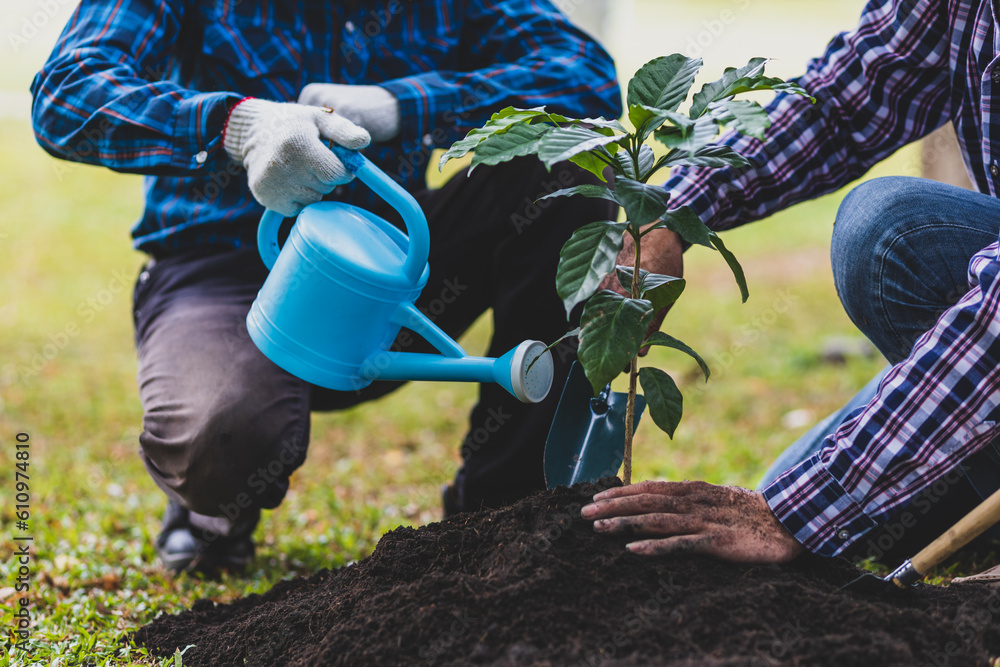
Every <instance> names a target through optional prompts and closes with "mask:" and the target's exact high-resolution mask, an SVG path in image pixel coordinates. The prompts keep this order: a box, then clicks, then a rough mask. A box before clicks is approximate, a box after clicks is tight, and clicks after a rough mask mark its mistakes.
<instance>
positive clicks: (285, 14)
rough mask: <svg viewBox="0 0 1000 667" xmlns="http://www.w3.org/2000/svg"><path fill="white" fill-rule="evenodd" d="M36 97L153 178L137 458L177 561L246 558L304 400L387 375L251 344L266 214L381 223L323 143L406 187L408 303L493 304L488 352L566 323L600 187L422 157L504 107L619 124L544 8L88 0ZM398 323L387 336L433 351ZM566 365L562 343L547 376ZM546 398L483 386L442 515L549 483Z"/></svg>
mask: <svg viewBox="0 0 1000 667" xmlns="http://www.w3.org/2000/svg"><path fill="white" fill-rule="evenodd" d="M32 92H33V95H34V104H33V108H32V117H33V122H34V128H35V134H36V137H37V140H38V142H39V144H41V146H42V147H43V148H44V149H45V150H47V151H48V152H50V153H52V154H53V155H55V156H57V157H60V158H64V159H68V160H75V161H80V162H88V163H92V164H99V165H104V166H106V167H109V168H111V169H114V170H117V171H123V172H133V173H140V174H144V175H146V181H145V208H144V210H143V212H142V215H141V217H140V219H139V221H138V222H137V223H136V225H135V227H134V228H133V230H132V234H133V238H134V240H135V247H136V248H138V249H140V250H142V251H144V252H146V253H148V254H149V255H150V258H151V259H150V262H149V263H148V264H147V265H146V266H145V267H144V269H143V270H142V272H141V273H140V275H139V278H138V281H137V283H136V288H135V294H134V304H135V307H134V319H135V329H136V342H137V347H138V357H139V364H138V380H139V391H140V399H141V400H142V405H143V409H144V420H143V431H142V434H141V436H140V454H141V456H142V459H143V461H144V463H145V464H146V467H147V469H148V471H149V473H150V475H151V476H152V478H153V480H154V481H155V482H156V483H157V485H159V487H160V488H161V489H163V491H164V492H165V493H166V495H167V496H168V499H169V502H168V509H167V512H166V516H165V518H164V525H163V530H162V532H161V534H160V535H159V537H158V538H157V540H156V548H157V552H158V553H159V556H160V558H161V560H162V561H163V562H164V564H165V565H166V566H167V567H168V568H170V569H172V570H186V569H202V570H214V569H215V568H217V567H229V568H239V567H242V566H245V565H246V564H247V563H248V562H249V561H250V559H251V558H252V556H253V554H254V545H253V541H252V539H251V537H252V533H253V530H254V527H255V526H256V525H257V523H258V519H259V517H260V512H261V510H262V509H270V508H274V507H276V506H278V504H279V503H280V502H281V501H282V499H283V497H284V496H285V493H286V492H287V490H288V487H289V477H290V476H291V474H292V473H293V472H294V470H295V469H296V468H298V467H299V466H300V465H302V464H303V462H304V461H305V456H306V449H307V445H308V442H309V427H310V422H309V418H310V412H311V411H313V410H335V409H342V408H346V407H349V406H351V405H354V404H357V403H359V402H362V401H367V400H370V399H373V398H376V397H378V396H380V395H384V394H386V393H388V392H390V391H391V390H392V389H394V388H396V387H397V386H399V383H389V382H381V383H374V384H373V385H371V386H370V387H368V388H366V389H364V390H362V391H359V392H356V393H348V392H335V391H329V390H322V389H320V388H318V387H314V386H311V385H308V384H306V383H305V382H303V381H302V380H299V379H298V378H295V377H293V376H291V375H289V374H288V373H285V372H284V371H282V370H280V369H279V368H278V367H277V366H275V365H274V364H272V363H271V362H270V361H268V360H267V359H266V358H264V357H263V355H261V354H260V352H259V351H258V350H257V349H256V347H255V346H254V345H253V343H252V341H251V340H250V338H249V337H248V335H247V330H246V326H245V319H246V314H247V311H248V310H249V307H250V304H251V302H252V301H253V299H254V297H255V296H256V293H257V291H258V290H259V289H260V286H261V284H262V283H263V281H264V278H265V277H266V269H265V268H264V265H263V263H262V262H261V260H260V258H259V256H258V254H257V249H256V242H255V232H256V228H257V223H258V221H259V220H260V216H261V214H262V213H263V210H264V208H263V207H264V206H266V207H268V208H271V209H273V210H276V211H278V212H280V213H283V214H285V215H287V216H293V215H295V214H296V213H298V212H299V211H300V210H301V209H302V208H303V206H305V205H307V204H309V203H312V202H315V201H318V200H320V199H321V198H324V197H327V198H334V199H337V200H340V201H347V202H351V203H355V204H358V205H360V206H363V207H365V208H368V209H370V210H372V211H374V212H375V213H377V214H380V215H383V216H386V217H389V218H390V219H392V218H391V212H388V211H386V210H385V209H386V206H385V205H384V203H383V202H381V201H377V200H376V197H375V196H374V195H372V194H371V193H370V192H368V191H367V190H366V189H365V188H364V187H358V186H357V185H356V184H355V183H353V182H349V181H350V179H351V177H350V175H348V174H347V172H346V170H345V168H344V166H343V165H342V164H341V163H340V162H339V160H337V158H336V157H335V156H334V154H333V153H332V152H331V151H330V150H329V149H328V147H327V145H326V144H327V143H328V142H336V143H338V144H340V145H343V146H347V147H350V148H364V150H365V153H366V155H367V156H368V157H370V158H371V159H372V160H373V161H374V162H376V163H377V164H378V165H379V166H381V167H382V169H383V170H385V171H386V172H387V173H388V174H390V175H391V176H393V177H394V178H396V179H397V180H398V181H400V182H401V183H402V184H403V185H404V186H405V187H407V189H408V190H409V191H411V192H412V193H413V194H414V196H415V197H416V198H417V200H418V201H419V202H420V204H421V205H422V207H423V209H424V211H425V212H426V213H427V218H428V221H429V224H430V230H431V239H432V247H431V252H430V279H429V281H428V284H427V287H426V288H425V289H424V291H423V294H422V296H421V298H420V300H418V302H417V306H418V307H419V308H421V309H422V310H424V311H425V312H427V313H428V314H429V315H430V316H431V317H432V318H433V319H435V321H436V323H437V324H438V325H439V326H441V328H443V329H444V330H445V331H446V332H447V333H449V334H450V335H452V336H453V337H456V338H457V337H458V336H459V335H460V334H461V333H462V332H463V331H465V329H467V328H468V327H469V326H470V325H471V324H472V323H473V322H474V321H475V320H476V319H477V318H478V317H479V315H481V314H482V313H483V312H485V311H486V310H487V309H490V308H492V309H493V314H494V335H493V339H492V341H491V344H490V349H489V351H488V352H487V353H488V354H489V355H490V356H499V354H502V353H503V352H506V351H507V350H508V349H510V348H512V347H513V346H514V345H516V344H517V343H519V342H521V341H523V340H525V339H541V340H555V339H556V338H558V337H559V336H560V335H562V334H563V333H564V332H565V328H566V322H565V318H564V317H563V316H562V315H561V314H560V313H561V311H562V307H561V303H560V300H559V298H558V296H557V295H556V293H555V289H554V276H555V268H556V263H557V261H558V255H559V248H560V247H561V246H562V243H563V242H564V241H565V239H567V238H568V237H569V235H570V234H571V233H572V231H573V230H574V229H576V228H577V227H579V226H580V225H583V224H586V223H588V222H591V221H595V220H607V219H609V218H611V217H612V216H613V215H614V213H615V211H614V209H613V208H611V205H610V204H609V203H600V202H597V201H596V200H582V201H578V200H568V199H560V200H558V202H557V203H552V204H548V205H546V204H545V203H543V204H539V205H535V204H534V202H535V201H536V200H537V199H539V198H540V197H542V196H543V195H544V194H547V193H548V192H551V191H553V190H555V189H559V188H563V187H567V186H569V185H571V184H573V183H583V182H590V181H589V180H588V177H587V176H586V175H585V172H582V170H579V169H577V168H576V167H574V166H573V165H569V164H564V165H557V167H556V168H554V169H553V170H552V172H551V173H548V172H546V171H545V170H544V169H543V168H541V167H540V166H539V164H538V163H537V161H535V160H530V159H522V160H518V161H515V162H512V163H510V164H507V165H504V166H501V167H496V168H480V169H478V170H476V171H475V172H474V174H472V175H469V174H468V173H462V174H459V175H458V176H456V177H455V178H452V179H451V180H450V181H449V182H448V183H447V184H446V185H445V186H444V187H442V188H440V189H438V190H429V189H427V186H426V183H425V181H424V174H425V172H426V170H427V167H428V164H429V162H430V157H431V152H432V151H433V150H434V149H435V148H437V147H446V146H448V145H450V144H451V143H452V142H454V141H455V140H457V139H459V138H460V137H462V136H464V135H465V133H466V132H467V131H468V130H470V129H472V128H474V127H479V126H481V125H482V124H483V123H484V122H485V121H486V120H487V119H488V118H489V116H490V114H492V113H493V112H495V111H497V110H498V109H501V108H503V107H505V106H517V107H536V106H543V105H544V106H547V107H548V108H549V109H550V110H552V111H556V112H560V113H564V114H567V115H571V116H598V115H604V116H607V117H614V118H617V117H618V116H619V115H621V92H620V90H619V87H618V83H617V80H616V78H615V71H614V64H613V63H612V61H611V58H610V57H609V56H608V54H607V53H606V52H605V51H604V50H603V49H602V48H601V47H600V46H599V45H598V44H597V43H596V42H594V40H593V39H591V38H590V37H589V36H587V35H586V34H584V33H582V32H580V31H579V30H577V29H576V28H574V27H573V26H572V25H571V24H570V23H569V22H568V21H567V19H566V17H565V16H563V15H562V14H561V13H560V12H559V11H558V10H557V9H556V8H555V7H554V6H553V5H552V4H551V2H550V1H549V0H462V1H459V0H405V1H403V0H340V1H332V0H110V1H109V0H82V2H81V3H80V5H79V7H78V8H77V9H76V11H75V12H74V14H73V16H72V18H71V19H70V21H69V23H68V24H67V26H66V28H65V30H64V31H63V34H62V36H61V37H60V38H59V41H58V43H57V45H56V47H55V50H54V51H53V53H52V55H51V56H50V57H49V59H48V61H47V62H46V64H45V66H44V68H43V69H42V71H41V72H40V73H39V74H38V76H37V77H36V78H35V81H34V83H33V86H32ZM287 222H288V223H289V224H290V221H287ZM404 336H406V337H405V338H404V337H400V339H398V340H397V349H406V350H409V351H415V352H422V351H431V350H430V349H429V347H425V346H424V344H423V342H422V341H421V342H416V341H414V338H416V337H414V336H408V335H406V334H405V332H404ZM571 360H572V354H569V355H558V356H557V369H556V378H555V382H556V383H559V382H561V381H564V380H565V377H566V373H567V371H568V364H569V363H570V361H571ZM557 386H558V385H557ZM558 393H559V392H558V391H556V392H552V395H551V396H550V398H549V399H548V400H546V401H544V402H542V403H541V404H539V405H537V406H525V405H523V404H521V403H519V402H518V401H517V400H516V399H514V398H513V397H511V396H508V395H507V394H506V392H504V391H503V390H502V389H501V388H500V387H499V386H498V385H484V386H482V387H481V391H480V397H479V402H478V403H477V405H476V406H475V407H474V408H473V409H472V413H471V416H470V423H469V431H468V436H467V437H466V439H465V441H464V443H463V445H462V458H463V465H462V467H461V469H460V470H459V471H458V474H457V476H456V478H455V481H454V484H452V485H449V486H446V487H445V490H444V494H443V496H444V504H445V510H446V512H447V513H453V512H458V511H463V510H472V509H479V508H480V507H494V506H499V505H503V504H505V503H509V502H512V501H514V500H516V499H518V498H520V497H523V496H524V495H526V494H528V493H530V492H532V491H534V490H537V489H541V488H544V479H543V473H542V451H543V447H544V442H545V437H546V435H547V433H548V428H549V425H550V423H551V421H552V415H553V412H554V410H555V404H556V402H557V401H558ZM331 483H334V484H336V483H337V479H336V478H335V477H331Z"/></svg>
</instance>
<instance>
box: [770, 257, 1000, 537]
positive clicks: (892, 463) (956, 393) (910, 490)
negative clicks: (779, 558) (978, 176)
mask: <svg viewBox="0 0 1000 667" xmlns="http://www.w3.org/2000/svg"><path fill="white" fill-rule="evenodd" d="M998 247H1000V244H997V243H994V244H993V245H991V246H989V247H987V248H985V249H983V250H982V251H980V252H979V253H977V254H976V255H975V256H974V257H973V259H972V261H971V262H970V265H969V274H970V276H969V277H970V285H971V287H972V289H971V290H970V291H969V292H968V293H967V294H966V295H965V297H964V298H963V299H962V300H961V301H959V302H958V303H957V304H956V305H955V306H953V307H951V308H949V309H948V310H947V311H945V313H944V314H943V315H942V316H941V318H940V319H939V320H938V322H937V323H936V324H935V326H934V328H933V329H931V330H930V331H929V332H927V333H926V334H924V335H923V336H922V337H921V338H920V339H919V340H918V341H917V343H916V345H915V346H914V348H913V351H912V352H911V354H910V356H909V357H908V358H907V359H906V360H905V361H903V362H901V363H899V364H897V365H896V366H895V367H893V368H892V369H891V370H890V372H889V373H888V375H886V377H885V378H884V379H883V381H882V383H881V385H880V386H879V390H878V393H877V394H876V396H875V397H874V398H873V399H872V401H871V402H870V403H869V404H868V405H867V406H866V407H864V408H861V409H859V410H858V411H856V412H855V414H854V415H852V417H851V418H850V419H848V420H847V421H846V422H845V423H844V424H843V425H842V426H841V427H840V429H839V430H838V431H837V432H836V433H835V434H833V435H832V436H830V437H829V438H827V440H826V442H825V443H824V444H825V446H824V448H823V449H822V450H821V451H820V452H819V453H817V454H816V455H814V456H813V457H812V458H810V459H808V460H806V461H804V462H802V463H801V464H799V465H798V466H797V467H795V468H793V469H791V470H789V471H787V472H786V473H784V474H783V475H782V476H781V477H779V478H778V479H777V480H775V481H774V482H773V483H772V484H771V485H770V486H768V487H767V488H766V489H765V490H764V497H765V498H766V499H767V502H768V504H769V506H770V507H771V510H772V511H773V512H774V514H775V515H776V516H777V517H778V520H779V521H781V523H782V524H783V525H784V526H785V528H787V529H788V530H789V532H791V533H792V535H794V536H795V538H796V539H798V540H799V541H800V542H801V543H802V544H803V545H804V546H805V547H806V548H808V549H809V550H811V551H813V552H815V553H818V554H820V555H824V556H833V555H837V554H839V553H841V552H842V551H843V550H844V549H845V548H847V547H848V546H849V545H851V544H853V543H854V542H856V541H858V540H860V539H862V537H863V536H864V535H865V533H866V532H867V531H868V530H869V529H870V528H872V527H873V526H875V525H876V524H878V523H883V522H885V521H887V520H888V519H889V518H891V517H892V516H893V515H894V514H895V513H896V512H898V511H899V510H900V509H901V508H903V507H905V506H906V505H908V504H909V503H910V502H911V501H912V500H914V498H915V496H916V495H917V494H918V493H920V492H921V491H922V490H924V489H927V488H929V487H931V486H932V485H933V484H934V483H935V482H936V481H938V480H940V479H942V478H943V477H944V476H945V475H947V474H948V472H949V471H950V470H951V469H952V468H954V467H955V466H956V465H957V464H958V463H959V462H961V461H962V460H963V459H965V458H966V457H968V456H969V455H970V454H972V453H973V452H975V451H976V450H977V449H979V448H980V447H982V446H983V445H985V444H986V443H987V442H989V441H990V440H992V439H993V438H994V437H996V436H997V435H1000V425H998V423H997V422H998V421H1000V340H998V337H1000V280H998V277H1000V256H998Z"/></svg>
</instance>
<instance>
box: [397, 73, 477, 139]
mask: <svg viewBox="0 0 1000 667" xmlns="http://www.w3.org/2000/svg"><path fill="white" fill-rule="evenodd" d="M379 85H380V86H381V87H382V88H385V89H386V90H388V91H389V92H390V93H392V94H393V95H395V96H396V99H397V100H398V101H399V121H400V122H399V137H398V139H399V140H400V141H403V142H409V141H414V140H417V141H421V142H422V143H424V144H428V143H430V140H429V139H428V138H433V137H435V135H436V134H439V133H440V132H437V133H436V132H435V130H438V129H439V127H440V126H439V125H438V118H437V116H438V111H439V110H440V109H449V110H453V113H454V115H455V118H454V119H449V118H447V114H445V117H444V118H443V120H444V122H446V123H449V124H450V125H452V126H453V127H451V128H446V129H452V130H454V129H455V128H454V126H456V125H458V124H459V121H460V120H461V113H460V99H459V93H458V89H457V88H455V89H449V88H445V89H442V88H441V87H440V86H435V87H434V88H433V89H432V88H431V86H430V85H429V82H428V81H426V76H422V75H417V76H408V77H403V78H401V79H393V80H392V81H386V82H383V83H380V84H379Z"/></svg>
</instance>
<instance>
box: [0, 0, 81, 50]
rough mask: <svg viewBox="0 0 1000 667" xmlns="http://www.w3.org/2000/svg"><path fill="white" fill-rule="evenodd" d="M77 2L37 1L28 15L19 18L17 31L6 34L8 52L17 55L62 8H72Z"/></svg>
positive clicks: (70, 0)
mask: <svg viewBox="0 0 1000 667" xmlns="http://www.w3.org/2000/svg"><path fill="white" fill-rule="evenodd" d="M77 2H78V0H38V1H37V2H36V3H35V6H34V8H33V9H32V10H31V13H30V14H26V15H25V16H22V17H21V24H20V26H18V29H17V31H16V32H15V31H10V32H8V33H7V43H8V44H9V45H10V50H11V51H13V52H14V53H17V52H18V51H20V50H21V48H22V47H24V46H27V44H28V42H29V41H31V40H32V39H34V38H35V37H37V36H38V32H39V31H40V30H42V29H43V28H45V26H47V25H48V24H49V22H50V21H52V19H54V18H55V17H56V16H58V15H59V11H60V10H61V9H62V8H63V7H73V6H74V5H76V4H77Z"/></svg>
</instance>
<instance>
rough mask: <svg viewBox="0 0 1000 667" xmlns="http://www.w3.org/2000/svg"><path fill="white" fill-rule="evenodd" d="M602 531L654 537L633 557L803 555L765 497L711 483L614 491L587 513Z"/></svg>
mask: <svg viewBox="0 0 1000 667" xmlns="http://www.w3.org/2000/svg"><path fill="white" fill-rule="evenodd" d="M581 515H582V516H583V518H585V519H591V520H594V530H595V531H597V532H599V533H608V534H625V535H637V536H642V537H645V538H649V539H644V540H639V541H636V542H631V543H629V544H628V546H627V548H628V550H629V551H631V552H632V553H636V554H642V555H663V554H677V553H696V554H702V555H706V556H712V557H715V558H721V559H723V560H728V561H733V562H738V563H786V562H788V561H791V560H792V559H794V558H795V557H796V556H798V555H799V554H800V553H802V551H803V547H802V545H801V544H799V542H798V541H797V540H796V539H795V538H794V537H792V535H791V534H789V533H788V531H787V530H785V528H784V526H782V525H781V523H780V522H779V521H778V520H777V519H776V518H775V516H774V514H772V512H771V510H770V508H769V507H768V506H767V502H766V501H765V500H764V496H763V495H761V494H760V493H758V492H756V491H750V490H749V489H744V488H740V487H736V486H715V485H713V484H707V483H705V482H652V481H647V482H641V483H639V484H633V485H631V486H624V487H619V488H614V489H608V490H607V491H603V492H601V493H598V494H597V495H595V496H594V502H593V503H592V504H590V505H586V506H585V507H584V508H583V509H582V510H581Z"/></svg>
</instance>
